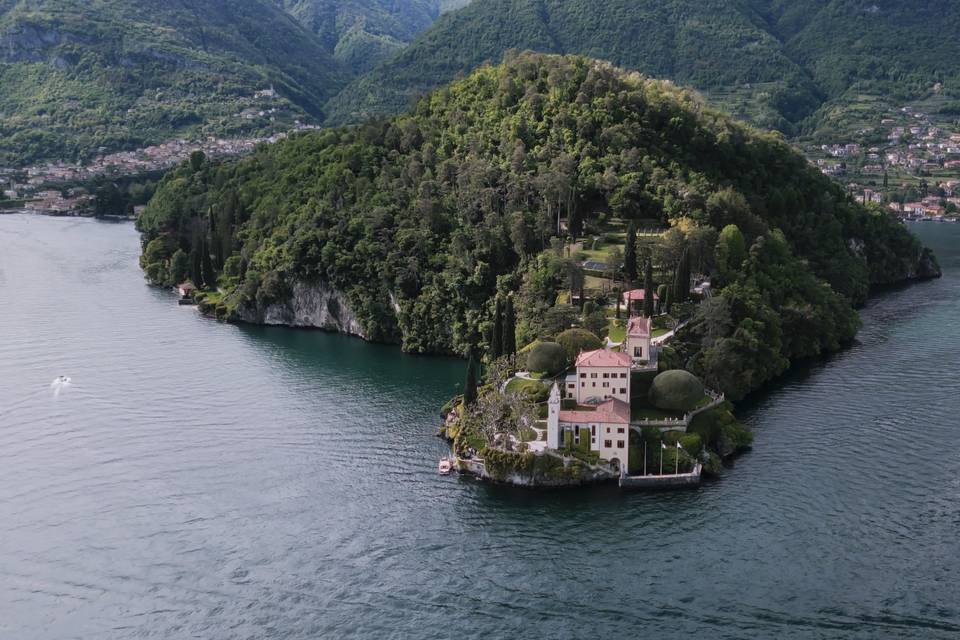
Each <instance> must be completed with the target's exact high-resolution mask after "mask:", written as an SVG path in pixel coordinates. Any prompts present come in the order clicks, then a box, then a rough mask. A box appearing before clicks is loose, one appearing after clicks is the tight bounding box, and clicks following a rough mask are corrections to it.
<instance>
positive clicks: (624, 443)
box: [547, 373, 630, 469]
mask: <svg viewBox="0 0 960 640" xmlns="http://www.w3.org/2000/svg"><path fill="white" fill-rule="evenodd" d="M627 380H629V373H628V374H627ZM628 387H629V385H628ZM548 407H549V412H548V414H547V447H549V448H550V449H554V450H556V449H560V448H561V446H581V445H582V444H583V443H584V442H586V441H589V443H590V451H596V452H597V453H598V454H599V455H600V458H601V459H603V460H606V461H607V462H609V463H610V464H611V465H613V466H614V467H615V468H617V469H619V468H621V466H623V468H626V467H625V466H624V465H626V464H627V460H628V459H629V457H628V456H629V448H630V404H629V403H628V402H624V401H623V400H620V399H618V398H609V399H608V400H605V401H603V402H601V403H600V404H598V405H596V406H594V407H592V408H590V409H584V408H578V409H574V410H569V411H562V410H561V400H560V389H559V387H557V385H554V386H553V391H552V392H551V393H550V401H549V403H548Z"/></svg>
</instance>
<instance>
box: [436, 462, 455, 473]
mask: <svg viewBox="0 0 960 640" xmlns="http://www.w3.org/2000/svg"><path fill="white" fill-rule="evenodd" d="M451 471H453V463H452V462H450V458H440V464H438V465H437V473H439V474H440V475H442V476H448V475H450V472H451Z"/></svg>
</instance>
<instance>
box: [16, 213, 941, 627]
mask: <svg viewBox="0 0 960 640" xmlns="http://www.w3.org/2000/svg"><path fill="white" fill-rule="evenodd" d="M917 230H918V231H919V232H920V233H921V234H922V235H923V236H924V239H925V240H926V241H927V242H928V243H930V244H931V245H933V246H934V247H935V248H936V250H937V252H938V254H939V256H940V258H941V261H942V263H943V266H944V268H945V274H946V275H945V278H944V279H943V280H940V281H937V282H932V283H926V284H921V285H917V286H914V287H910V288H906V289H901V290H897V291H893V292H889V293H887V294H885V295H884V296H883V297H881V298H878V299H876V300H875V301H874V302H873V303H871V305H870V306H869V307H868V308H867V309H865V310H864V313H863V315H864V320H865V327H864V329H863V331H862V333H861V336H860V340H859V342H858V344H857V345H855V346H854V347H853V348H851V349H850V350H848V351H845V352H844V353H842V354H839V355H837V356H834V357H833V358H831V359H830V360H829V361H828V362H823V363H815V364H811V365H808V366H806V367H804V368H802V369H801V370H798V371H796V372H794V373H793V374H791V375H790V376H789V377H788V378H786V379H785V380H784V381H783V382H782V384H780V385H778V386H777V387H775V388H774V389H772V390H770V391H769V392H768V393H767V394H765V395H764V396H762V397H758V398H755V399H753V400H752V401H751V403H750V404H749V406H743V407H741V415H742V416H743V417H744V419H745V420H746V421H747V422H748V423H749V424H750V425H751V426H752V428H753V429H754V430H755V433H756V445H755V449H754V451H753V452H752V453H750V454H748V455H746V456H744V457H742V458H740V459H739V460H738V461H737V463H736V465H735V466H734V467H733V468H732V469H730V470H729V472H728V473H727V474H726V476H725V477H724V478H723V479H722V480H720V481H717V482H713V483H710V484H707V485H705V486H704V487H703V488H701V489H699V490H696V491H691V492H684V493H673V494H657V495H646V494H622V493H620V492H619V491H618V490H616V489H615V488H600V489H586V490H576V491H567V492H532V491H516V490H508V489H504V488H497V487H489V486H486V485H483V484H480V483H477V482H475V481H472V480H467V479H460V478H439V477H438V476H437V475H436V473H435V469H436V461H437V457H438V456H439V455H440V454H441V452H442V450H443V447H442V444H441V443H440V442H439V441H438V440H437V439H436V438H435V437H433V434H434V433H435V430H436V427H437V422H438V418H437V408H438V407H439V406H440V405H441V404H442V402H443V401H444V400H445V399H446V398H447V397H448V396H450V395H451V394H452V393H453V392H454V391H455V389H456V388H457V385H458V384H459V382H460V380H461V378H462V372H463V368H464V367H463V364H462V363H461V362H458V361H455V360H447V359H436V358H418V357H412V356H406V355H403V354H401V353H400V352H399V351H398V350H396V349H394V348H392V347H385V346H378V345H368V344H365V343H363V342H361V341H358V340H354V339H349V338H344V337H340V336H334V335H329V334H324V333H320V332H306V331H289V330H284V329H266V328H250V327H243V328H241V327H234V326H227V325H220V324H217V323H215V322H211V321H209V320H205V319H203V318H200V317H198V316H197V315H196V313H195V311H193V310H192V309H189V308H179V307H177V306H176V304H175V301H174V298H173V296H172V294H169V293H167V292H163V291H157V290H154V289H150V288H148V287H146V286H145V285H144V283H143V279H142V276H141V274H140V272H139V270H138V268H137V266H136V258H137V255H138V249H139V246H138V239H137V236H136V233H135V232H134V230H133V228H132V227H131V226H129V225H126V224H102V223H97V222H95V221H90V220H63V219H48V218H40V217H29V216H22V215H8V216H0V294H2V298H3V300H4V310H3V311H2V312H0V638H38V639H52V638H56V639H60V638H85V639H86V638H108V639H112V638H216V639H219V638H378V639H379V638H452V637H460V638H473V637H477V638H480V637H482V638H500V637H512V636H524V637H530V638H596V637H601V636H609V635H618V636H624V637H640V636H644V635H647V634H653V635H655V636H656V637H660V638H675V637H676V638H680V637H688V636H690V635H691V634H698V635H701V636H703V637H709V638H770V637H778V638H954V637H957V636H958V634H960V586H958V583H957V576H958V575H960V555H958V552H960V545H958V543H957V532H958V531H960V505H958V497H960V479H958V478H960V476H958V471H960V454H958V451H960V431H958V420H957V416H958V415H960V376H958V375H957V373H956V372H957V371H958V370H960V337H958V336H957V332H956V331H955V327H957V326H960V325H958V320H960V288H958V286H957V276H958V274H960V225H937V224H924V225H920V226H918V227H917ZM58 375H66V376H70V377H71V378H72V385H71V386H69V387H67V388H64V389H62V390H61V392H60V394H59V396H56V397H55V395H54V391H53V390H52V389H51V388H50V383H51V381H52V380H53V379H54V378H55V377H56V376H58Z"/></svg>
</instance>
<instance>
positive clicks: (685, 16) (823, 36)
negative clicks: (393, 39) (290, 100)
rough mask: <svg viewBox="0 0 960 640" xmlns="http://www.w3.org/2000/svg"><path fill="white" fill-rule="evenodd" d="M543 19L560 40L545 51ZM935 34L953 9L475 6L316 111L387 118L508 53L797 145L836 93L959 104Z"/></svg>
mask: <svg viewBox="0 0 960 640" xmlns="http://www.w3.org/2000/svg"><path fill="white" fill-rule="evenodd" d="M534 16H539V19H537V18H534ZM551 21H553V22H555V23H557V24H560V25H561V29H563V30H564V31H565V33H564V35H563V36H562V37H560V38H557V37H554V38H552V42H548V41H546V40H544V37H543V35H544V27H545V26H546V25H547V24H549V23H550V22H551ZM598 25H602V26H598ZM905 25H909V26H905ZM943 25H945V26H947V27H950V28H952V27H956V28H957V29H960V6H958V5H956V3H950V2H949V1H947V0H934V2H931V3H924V4H923V5H922V6H920V7H913V6H911V7H904V6H902V3H898V2H896V1H895V0H878V1H877V2H863V1H861V0H799V1H797V2H780V1H778V0H735V1H731V0H726V1H718V0H707V1H705V2H694V1H693V0H667V1H665V2H659V1H658V2H654V1H653V0H638V1H628V0H609V1H608V2H605V3H602V4H601V5H597V6H594V5H593V4H592V3H590V2H587V0H566V1H563V2H561V1H560V0H484V1H483V2H476V3H474V4H473V5H471V6H470V7H468V8H467V9H465V10H463V11H461V12H458V13H457V14H455V16H453V17H450V18H449V19H443V18H441V19H440V20H438V21H437V22H436V23H435V24H434V25H433V26H432V27H431V28H430V29H428V30H427V31H425V32H424V33H422V34H421V35H420V36H419V37H418V38H417V40H416V41H414V42H413V43H412V44H411V45H410V46H409V47H408V48H406V49H405V50H404V51H402V52H400V53H399V54H398V55H397V56H396V57H394V58H392V59H391V60H388V61H386V62H385V63H383V64H381V65H380V66H379V67H377V68H375V69H373V70H372V71H370V72H368V73H367V74H364V75H362V76H360V77H359V78H357V79H355V80H353V81H352V82H351V83H350V84H349V85H348V86H347V87H346V88H345V89H344V90H343V91H341V92H340V93H339V94H338V95H337V96H336V97H334V98H333V99H331V101H330V102H329V103H328V111H329V112H330V114H331V115H330V117H329V119H328V122H330V123H332V124H343V123H348V122H357V121H362V120H363V119H365V118H368V117H378V116H383V115H390V114H392V113H395V112H397V111H398V110H400V109H402V108H404V107H405V106H407V105H408V104H409V101H410V100H411V98H414V97H416V95H419V94H422V93H424V92H427V91H429V90H430V89H431V88H433V87H434V86H438V85H439V84H441V83H443V82H445V81H448V80H451V79H453V78H454V77H456V76H457V74H458V73H465V72H469V71H470V70H471V69H473V68H475V67H476V66H479V65H480V64H483V63H484V62H493V63H496V62H498V61H499V60H500V59H501V58H502V55H503V54H504V53H505V52H506V51H507V50H509V49H519V50H531V51H542V52H546V53H572V54H581V55H587V56H590V57H595V58H599V59H604V60H609V61H611V62H613V63H614V64H617V65H621V66H625V67H627V68H631V69H636V70H639V71H641V72H643V73H645V74H647V75H651V76H654V77H662V78H670V79H673V80H675V81H677V82H679V83H681V84H685V85H690V86H692V87H694V88H696V89H698V90H700V91H703V92H704V93H705V94H706V95H708V96H709V97H710V98H711V99H713V100H714V101H715V102H716V103H717V104H718V105H719V106H721V107H723V108H725V109H727V110H729V111H731V112H733V113H735V114H736V115H738V116H739V117H749V119H750V120H751V121H752V122H754V123H755V124H757V125H758V126H762V127H764V128H776V129H780V130H781V131H784V132H785V133H787V134H788V135H798V134H800V133H802V132H807V133H809V132H811V131H813V130H815V129H816V128H817V125H818V122H817V117H818V115H817V114H818V113H819V110H821V109H823V108H825V107H826V106H828V105H829V104H830V103H831V102H834V101H838V100H844V99H846V98H847V94H848V93H850V92H856V91H860V90H869V91H876V92H884V93H890V94H892V95H894V96H895V97H897V98H898V99H900V98H902V99H906V98H907V97H910V96H918V95H922V94H924V93H925V92H929V91H930V90H931V88H932V87H933V86H934V85H935V84H936V83H937V82H940V83H942V84H943V85H944V90H945V91H947V92H950V93H951V94H953V95H958V96H960V73H958V72H957V71H956V70H955V69H951V68H950V63H949V61H950V60H954V59H957V58H960V42H958V41H957V40H956V39H955V38H948V37H944V36H943V33H950V32H951V31H950V30H949V29H947V30H946V31H944V30H942V29H941V28H940V27H941V26H943ZM905 32H911V33H915V36H914V35H911V37H910V38H904V37H903V33H905ZM730 94H732V95H730Z"/></svg>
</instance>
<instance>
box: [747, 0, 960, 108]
mask: <svg viewBox="0 0 960 640" xmlns="http://www.w3.org/2000/svg"><path fill="white" fill-rule="evenodd" d="M754 6H755V7H756V9H757V11H758V13H761V14H762V15H764V17H765V19H766V20H767V21H768V24H769V30H770V31H771V33H773V34H775V36H776V37H778V38H779V39H780V40H781V41H782V42H783V43H784V45H783V46H784V51H785V52H786V54H787V55H789V56H790V57H791V58H792V59H793V60H796V61H797V62H798V64H800V65H802V66H803V67H804V69H806V70H807V71H808V73H809V74H810V76H811V78H812V79H813V80H814V82H815V83H816V84H817V86H818V88H819V89H820V91H821V92H822V93H823V95H824V96H826V97H827V98H828V99H829V100H831V101H833V102H842V101H844V100H845V99H848V98H855V97H856V94H861V93H865V94H872V95H878V96H885V97H889V98H892V99H894V100H897V101H906V100H910V99H913V98H917V97H921V96H924V95H927V94H929V93H930V92H931V90H932V88H933V87H934V86H935V85H936V84H937V83H940V84H942V85H943V88H942V90H943V91H944V92H946V93H948V94H951V95H954V96H960V66H958V65H957V63H956V61H957V60H960V38H957V37H956V36H955V35H954V34H958V33H960V4H958V3H957V2H954V1H953V0H930V1H925V2H916V3H904V2H899V1H898V0H863V1H861V0H804V1H802V2H796V1H791V2H785V1H784V0H754ZM817 124H819V123H818V122H814V123H813V125H814V126H816V125H817Z"/></svg>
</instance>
